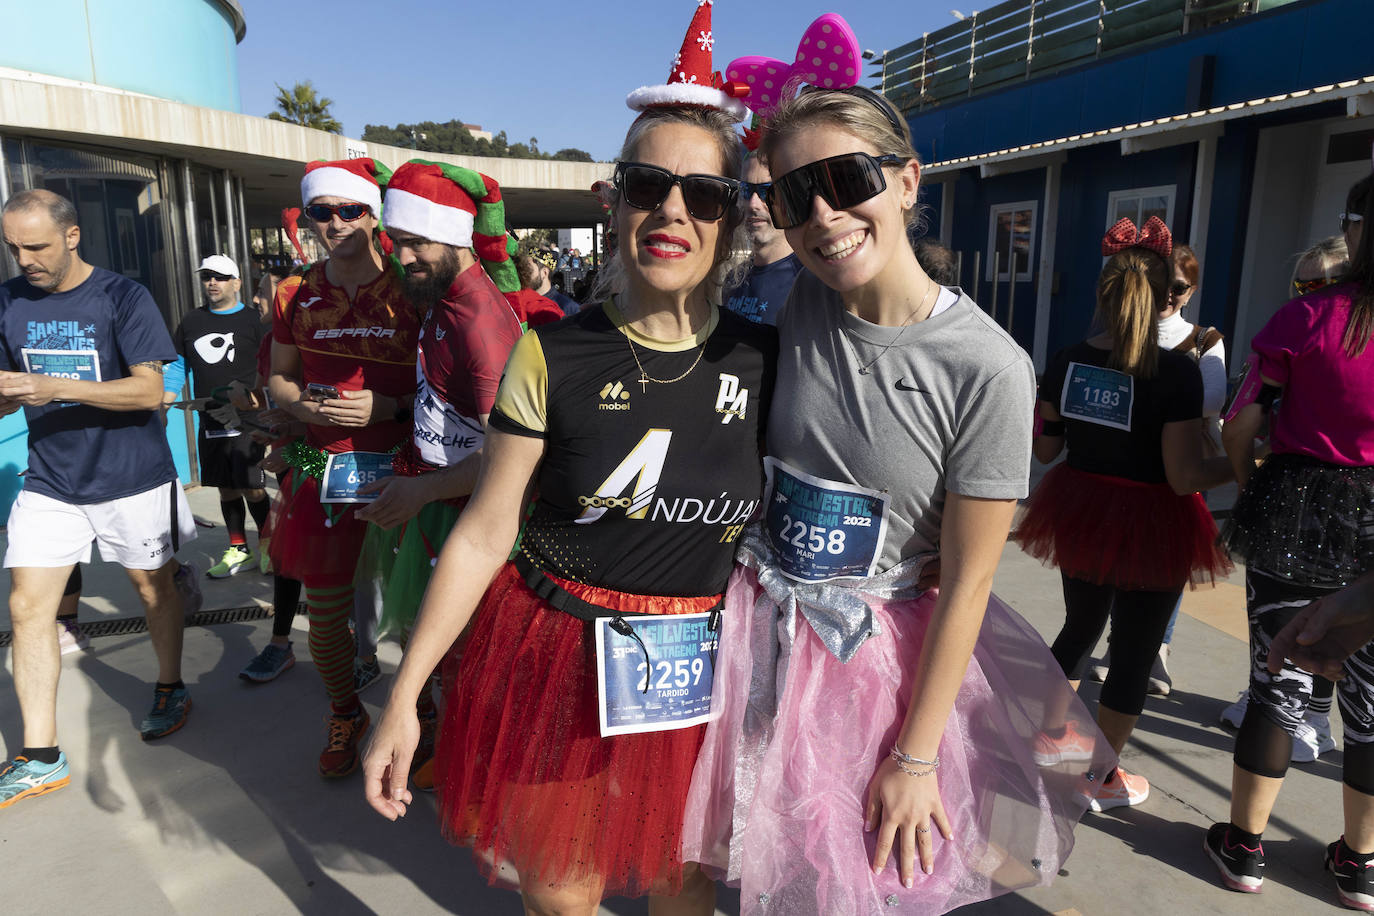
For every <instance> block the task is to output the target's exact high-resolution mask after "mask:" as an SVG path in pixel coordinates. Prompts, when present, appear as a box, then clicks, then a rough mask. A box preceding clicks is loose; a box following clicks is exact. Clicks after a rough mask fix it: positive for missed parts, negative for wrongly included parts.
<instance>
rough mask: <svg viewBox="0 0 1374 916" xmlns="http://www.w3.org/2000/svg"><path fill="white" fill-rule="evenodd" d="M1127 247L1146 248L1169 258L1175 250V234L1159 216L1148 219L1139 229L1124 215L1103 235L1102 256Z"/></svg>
mask: <svg viewBox="0 0 1374 916" xmlns="http://www.w3.org/2000/svg"><path fill="white" fill-rule="evenodd" d="M1127 248H1146V249H1149V250H1150V251H1153V252H1154V253H1155V254H1157V255H1159V256H1160V257H1161V258H1164V259H1166V260H1167V259H1168V257H1169V255H1171V254H1173V252H1174V236H1173V233H1171V232H1170V231H1169V227H1168V226H1166V225H1164V220H1162V219H1160V218H1159V217H1158V216H1152V217H1150V218H1149V219H1147V220H1146V221H1145V225H1144V226H1143V227H1141V228H1139V229H1137V228H1136V225H1135V223H1133V222H1131V221H1130V220H1129V219H1127V218H1126V217H1124V216H1123V217H1122V218H1121V219H1119V220H1117V221H1116V224H1115V225H1114V226H1112V228H1110V229H1108V230H1107V234H1106V235H1105V236H1103V237H1102V256H1103V257H1104V258H1109V257H1111V256H1112V255H1114V254H1116V253H1117V252H1120V251H1125V250H1126V249H1127Z"/></svg>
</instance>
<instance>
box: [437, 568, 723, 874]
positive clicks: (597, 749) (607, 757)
mask: <svg viewBox="0 0 1374 916" xmlns="http://www.w3.org/2000/svg"><path fill="white" fill-rule="evenodd" d="M554 581H556V582H558V584H559V585H561V586H563V587H564V588H565V589H567V590H568V591H569V592H571V593H572V594H573V595H575V596H577V597H579V598H581V599H583V600H584V601H589V602H591V603H593V604H596V605H599V606H601V607H606V608H611V609H612V610H622V611H637V612H640V613H650V614H686V613H694V612H701V611H706V610H709V609H710V608H711V607H714V606H715V605H716V604H717V602H718V597H706V598H671V597H655V596H645V595H629V594H624V593H620V592H612V591H607V590H605V589H599V588H594V587H591V586H586V585H580V584H577V583H570V582H563V581H561V580H557V579H555V580H554ZM594 652H595V640H594V637H593V636H592V631H591V626H590V624H586V623H584V622H582V621H581V620H578V619H577V618H575V617H572V616H570V615H568V614H565V613H563V612H562V611H559V610H556V609H554V608H552V607H550V606H549V605H547V604H545V603H544V602H543V601H542V600H540V599H539V597H538V596H536V595H535V594H534V593H533V592H532V591H530V589H529V588H528V587H527V586H526V585H525V582H524V579H523V578H522V577H521V576H520V574H519V573H518V572H517V571H516V570H515V567H514V566H512V565H510V564H507V565H506V566H504V567H503V568H502V569H501V571H500V572H499V573H498V574H497V576H496V579H495V580H494V581H493V582H492V584H491V586H490V587H489V588H488V589H487V593H486V596H485V597H484V598H483V600H482V603H481V605H480V606H479V607H478V609H477V617H476V620H475V621H474V623H473V626H472V628H471V631H470V636H469V639H468V642H467V644H466V647H465V648H464V651H463V653H462V657H461V659H460V660H458V661H456V662H455V661H454V660H453V658H452V656H450V660H449V661H448V663H447V664H446V667H451V666H452V665H453V664H457V666H458V671H457V676H456V678H455V679H454V682H453V687H452V688H451V690H449V691H447V692H446V693H445V703H444V710H443V715H442V723H441V725H440V731H439V740H438V744H437V748H436V752H435V787H436V789H437V791H438V793H439V806H440V820H441V823H442V826H443V831H444V835H445V836H446V837H447V838H448V839H449V840H450V841H451V842H454V843H458V844H461V845H467V846H472V847H473V850H474V853H476V858H477V861H478V864H479V867H481V868H482V870H483V872H484V873H485V874H486V875H487V878H488V880H489V881H491V882H492V883H493V884H494V883H497V882H498V881H499V880H505V881H509V880H512V879H514V878H515V874H512V873H511V872H510V871H508V870H507V869H513V871H514V872H515V873H516V874H518V879H519V882H520V884H521V885H522V886H524V887H526V888H531V889H533V888H537V887H540V886H562V887H569V886H586V885H591V886H595V885H600V884H603V882H604V887H603V889H602V894H603V895H605V896H612V895H625V896H640V895H642V894H646V893H653V894H675V893H677V892H678V891H679V890H680V889H681V886H682V837H681V834H682V815H683V809H684V806H685V804H686V799H687V789H688V786H689V785H690V783H691V779H692V767H693V766H694V764H695V763H696V757H697V751H698V749H699V748H700V746H701V741H702V737H703V735H704V733H705V728H706V726H705V725H697V726H692V727H689V728H683V729H677V730H675V731H662V732H649V733H646V734H635V735H616V736H614V737H610V738H602V737H601V735H600V730H599V727H598V716H597V697H596V659H595V656H594ZM450 674H451V672H448V671H446V672H445V675H446V676H445V680H448V679H449V675H450Z"/></svg>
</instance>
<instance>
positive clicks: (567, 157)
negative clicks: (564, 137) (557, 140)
mask: <svg viewBox="0 0 1374 916" xmlns="http://www.w3.org/2000/svg"><path fill="white" fill-rule="evenodd" d="M553 158H555V159H561V160H563V161H564V162H595V161H596V160H595V159H593V158H592V154H591V153H589V152H587V151H586V150H580V149H578V148H577V147H575V146H571V147H568V148H567V149H561V150H559V151H558V152H556V153H554V154H553Z"/></svg>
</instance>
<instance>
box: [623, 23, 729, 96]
mask: <svg viewBox="0 0 1374 916" xmlns="http://www.w3.org/2000/svg"><path fill="white" fill-rule="evenodd" d="M711 4H712V0H697V10H696V13H695V14H694V15H693V16H692V24H691V25H689V26H688V27H687V36H686V37H685V38H684V39H683V40H682V50H680V51H678V52H677V57H674V58H673V65H672V67H671V68H670V69H669V71H668V82H667V83H666V84H665V85H662V86H641V87H640V88H638V89H636V90H635V91H634V92H631V93H630V94H629V95H628V96H626V97H625V104H626V105H629V106H630V108H632V109H634V110H635V111H644V110H645V109H646V108H661V107H671V106H679V105H694V106H698V107H702V108H719V109H720V110H721V111H724V112H725V113H726V114H728V115H730V116H731V117H732V118H734V119H735V120H736V121H743V120H744V119H745V118H746V117H748V114H749V110H748V109H747V108H745V107H744V103H743V102H742V101H740V98H742V97H743V96H744V95H745V94H747V93H748V88H747V87H745V86H744V85H743V84H736V83H724V82H722V80H721V76H720V74H719V73H712V71H711V48H712V46H714V45H715V43H716V40H715V37H714V36H713V35H712V34H711Z"/></svg>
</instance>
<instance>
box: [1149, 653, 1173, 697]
mask: <svg viewBox="0 0 1374 916" xmlns="http://www.w3.org/2000/svg"><path fill="white" fill-rule="evenodd" d="M1168 662H1169V644H1168V643H1167V642H1166V643H1163V644H1162V645H1160V647H1159V654H1158V655H1156V656H1155V660H1154V662H1153V663H1152V664H1151V665H1150V686H1149V687H1148V688H1147V689H1146V692H1147V693H1149V695H1150V696H1152V697H1167V696H1168V695H1169V691H1170V690H1172V689H1173V688H1174V679H1173V678H1171V677H1169V665H1168Z"/></svg>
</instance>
